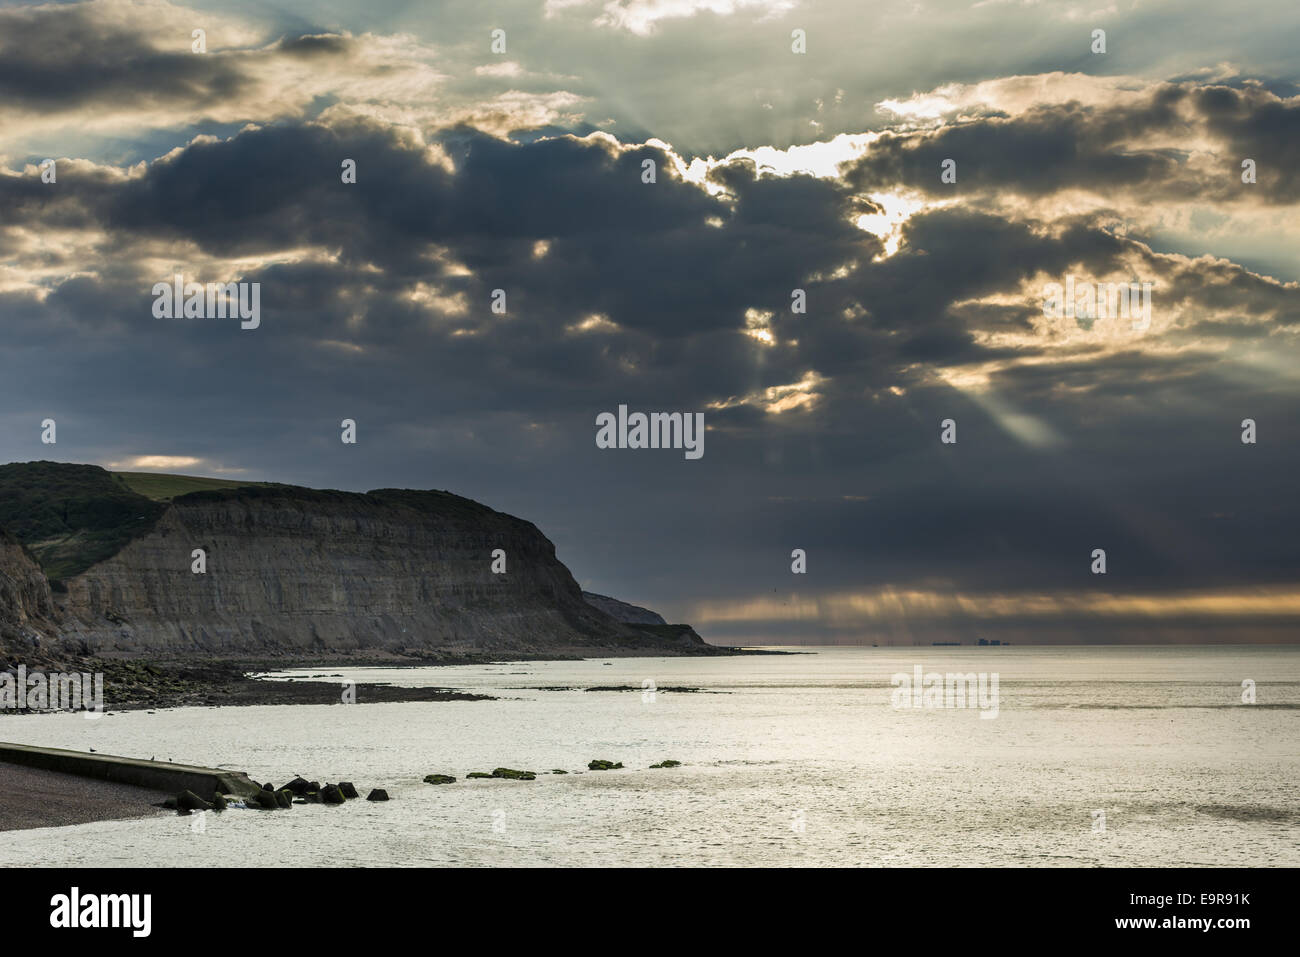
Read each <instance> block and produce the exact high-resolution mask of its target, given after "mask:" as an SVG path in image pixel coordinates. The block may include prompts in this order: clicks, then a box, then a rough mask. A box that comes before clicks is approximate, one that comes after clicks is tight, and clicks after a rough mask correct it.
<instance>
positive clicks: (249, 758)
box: [0, 646, 1300, 867]
mask: <svg viewBox="0 0 1300 957" xmlns="http://www.w3.org/2000/svg"><path fill="white" fill-rule="evenodd" d="M781 650H785V651H788V652H792V653H791V654H784V655H758V656H745V657H724V658H607V659H602V658H596V659H588V660H583V661H552V662H522V663H521V662H507V663H500V664H485V665H473V666H454V667H428V668H400V669H398V668H390V669H386V668H361V667H357V668H352V667H343V668H338V667H326V668H315V669H305V670H301V671H292V672H281V673H277V674H276V675H274V676H273V677H272V678H270V679H268V680H288V679H290V678H295V679H303V678H307V677H311V676H319V675H322V674H328V675H330V677H329V678H328V679H319V678H318V680H331V681H337V682H340V684H342V683H343V682H346V681H355V682H361V683H364V682H388V683H391V684H394V685H406V686H426V685H427V686H436V687H443V688H450V689H458V690H465V691H473V692H478V693H483V694H490V695H492V696H494V698H495V700H491V701H450V702H414V703H395V704H389V703H376V704H367V703H366V700H365V688H364V687H358V689H357V702H356V703H355V704H343V703H340V704H337V705H311V706H304V705H286V706H258V707H232V708H178V709H169V710H159V711H156V712H153V713H149V712H142V711H136V712H110V713H109V714H106V715H104V716H103V717H101V718H99V719H97V720H89V719H87V718H85V717H84V716H83V715H78V714H51V715H34V716H13V715H8V716H4V717H0V740H6V741H12V742H21V743H27V744H41V745H47V746H53V747H61V748H72V749H78V750H85V749H89V748H94V749H95V750H96V751H98V752H100V753H104V754H120V755H128V756H132V757H144V758H149V757H154V758H156V759H158V760H167V759H171V760H174V761H176V762H177V763H189V764H199V765H207V766H215V767H223V768H230V769H235V770H242V771H247V772H248V773H249V775H250V776H251V777H253V778H254V779H255V780H257V781H271V782H273V783H275V784H277V785H280V784H283V783H285V782H287V781H288V780H289V779H291V778H292V777H294V776H295V775H302V776H303V777H305V778H308V779H309V780H319V781H321V782H322V783H324V782H336V781H340V780H346V781H352V782H354V783H355V784H356V786H357V788H358V789H359V790H360V791H361V792H362V794H363V796H364V794H365V793H366V792H367V791H369V790H370V789H372V788H384V789H386V790H387V791H388V793H389V795H390V797H391V800H389V801H387V802H367V801H365V800H354V801H349V802H348V803H347V804H346V805H343V806H337V807H335V806H325V805H299V806H295V807H293V808H292V809H291V810H287V811H274V812H267V811H253V810H240V809H231V810H228V811H226V812H224V813H221V814H216V813H213V812H208V813H205V814H203V815H191V816H190V817H182V816H178V815H176V814H173V813H160V814H158V815H156V816H151V817H146V818H139V819H134V820H126V821H103V822H97V823H92V824H84V825H77V826H72V827H61V828H42V829H36V830H27V831H10V832H6V833H5V834H4V839H3V840H2V841H0V865H5V866H16V867H28V866H33V865H37V866H41V865H50V866H75V867H93V866H118V865H122V866H125V865H130V866H149V865H160V866H186V867H207V866H212V865H217V866H234V867H241V866H272V865H273V866H285V867H310V866H340V865H342V866H400V867H430V866H434V867H436V866H458V867H462V866H468V867H490V866H523V867H533V866H776V867H786V866H795V867H825V866H838V867H845V866H851V867H898V866H921V867H963V866H970V867H984V866H995V867H997V866H1032V867H1043V866H1098V867H1109V866H1130V865H1141V866H1207V867H1208V866H1244V867H1260V866H1296V865H1300V787H1297V785H1300V647H1287V646H1280V647H1279V646H1196V647H1154V646H1153V647H1106V646H1102V647H1029V646H1021V647H972V646H963V647H916V648H911V647H907V648H899V647H882V648H874V647H833V648H788V649H781ZM918 674H920V675H921V676H922V685H923V686H925V685H928V684H929V678H930V676H935V675H937V676H940V679H939V680H940V681H941V682H944V684H943V687H944V688H945V689H946V688H947V686H948V683H947V682H946V676H947V675H948V674H954V675H975V676H977V678H979V677H981V676H982V677H983V679H984V681H985V683H984V685H983V688H984V691H985V695H984V697H983V698H981V697H979V696H978V695H975V694H971V695H967V696H965V697H963V695H962V694H961V693H960V692H961V690H962V689H961V687H959V686H958V685H955V684H954V685H953V686H952V687H953V694H952V696H951V698H949V696H947V695H946V694H943V695H941V694H938V693H934V694H931V695H930V696H928V698H927V697H923V696H922V695H921V694H919V693H915V694H914V693H913V692H912V691H911V690H909V686H910V684H911V683H912V682H913V681H914V679H915V678H916V676H917V675H918ZM905 679H906V680H905ZM995 680H996V685H995V684H994V681H995ZM602 687H603V688H610V687H612V688H616V689H621V690H588V689H592V688H602ZM931 687H932V686H931ZM994 688H996V692H995V694H996V699H994V698H993V696H992V694H993V692H994ZM684 689H695V690H684ZM341 697H342V695H341ZM958 703H964V704H965V705H966V707H958V706H957V705H958ZM950 705H951V706H950ZM110 706H111V702H110ZM596 759H599V760H608V761H612V762H621V763H622V764H623V768H622V769H617V770H608V771H590V770H588V763H589V762H590V761H592V760H596ZM666 759H670V760H673V761H679V762H681V763H680V766H678V767H669V768H651V767H650V765H652V764H656V763H660V762H662V761H664V760H666ZM497 767H507V768H514V769H520V770H530V771H535V772H537V777H536V779H535V780H533V781H514V780H503V779H492V780H466V779H465V775H466V774H467V773H469V772H472V771H480V772H491V771H492V770H493V769H494V768H497ZM554 771H566V772H568V773H567V774H558V773H552V772H554ZM435 773H436V774H450V775H453V776H455V777H456V778H457V779H458V780H457V781H456V782H455V783H454V784H443V785H430V784H425V783H423V780H422V779H423V778H424V776H425V775H427V774H435ZM0 790H3V783H2V782H0Z"/></svg>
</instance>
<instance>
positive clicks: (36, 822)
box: [0, 762, 175, 831]
mask: <svg viewBox="0 0 1300 957" xmlns="http://www.w3.org/2000/svg"><path fill="white" fill-rule="evenodd" d="M166 797H169V795H168V794H166V793H165V792H163V791H153V790H150V789H148V788H138V787H135V786H134V785H131V784H116V783H114V782H112V781H99V780H96V779H95V778H84V777H81V776H79V775H75V774H62V773H60V772H58V771H46V770H42V769H39V768H29V767H24V766H23V765H20V764H10V763H8V762H0V831H19V830H25V829H27V828H33V827H64V826H66V825H69V824H87V823H90V822H91V821H116V820H122V819H123V818H133V817H148V816H149V815H151V814H175V812H174V811H165V810H163V809H162V808H156V807H152V806H151V805H153V804H155V803H157V802H159V801H161V800H163V799H164V798H166Z"/></svg>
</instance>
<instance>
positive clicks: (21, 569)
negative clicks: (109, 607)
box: [0, 529, 57, 667]
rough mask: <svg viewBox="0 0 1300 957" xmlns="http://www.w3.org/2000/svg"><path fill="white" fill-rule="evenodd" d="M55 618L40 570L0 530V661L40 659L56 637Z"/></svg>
mask: <svg viewBox="0 0 1300 957" xmlns="http://www.w3.org/2000/svg"><path fill="white" fill-rule="evenodd" d="M54 616H55V609H54V597H53V595H51V594H50V585H49V582H48V581H47V580H46V578H45V575H44V574H43V573H42V571H41V568H40V566H39V565H38V564H37V563H36V560H35V559H34V558H33V557H32V556H31V555H30V554H28V552H27V550H26V549H25V548H23V546H22V545H21V544H20V543H19V542H18V541H17V540H16V539H15V538H13V536H11V535H10V534H9V533H8V532H6V531H4V530H3V529H0V659H3V660H4V661H5V662H7V661H8V660H9V659H11V658H12V659H14V660H18V659H19V658H22V659H23V660H40V659H43V657H44V652H46V651H48V649H47V648H46V647H45V646H46V645H47V644H48V642H49V641H50V639H51V637H53V636H55V635H57V625H56V624H55V622H54V620H53V619H54ZM0 667H7V664H3V663H0Z"/></svg>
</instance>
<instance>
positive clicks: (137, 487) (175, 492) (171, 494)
mask: <svg viewBox="0 0 1300 957" xmlns="http://www.w3.org/2000/svg"><path fill="white" fill-rule="evenodd" d="M109 474H110V475H112V476H113V477H114V478H115V479H116V480H117V481H118V482H120V483H121V484H122V485H123V486H125V487H126V488H128V489H130V490H131V491H132V492H135V493H136V494H138V495H143V496H144V497H145V498H148V499H153V500H154V501H155V502H169V501H171V500H172V499H174V498H176V497H177V496H180V495H188V494H189V493H190V492H206V491H210V490H212V489H223V488H244V487H246V486H250V485H260V486H266V485H268V484H270V483H267V482H241V481H237V480H235V479H219V478H205V477H203V476H198V475H168V474H165V473H162V472H110V473H109Z"/></svg>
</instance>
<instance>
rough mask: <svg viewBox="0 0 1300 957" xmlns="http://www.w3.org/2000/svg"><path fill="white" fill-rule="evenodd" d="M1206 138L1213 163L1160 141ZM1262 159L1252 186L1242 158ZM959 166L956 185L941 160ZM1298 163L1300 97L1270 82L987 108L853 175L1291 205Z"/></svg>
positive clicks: (881, 180) (906, 137) (899, 145)
mask: <svg viewBox="0 0 1300 957" xmlns="http://www.w3.org/2000/svg"><path fill="white" fill-rule="evenodd" d="M1202 135H1205V136H1208V137H1209V139H1210V140H1211V144H1212V147H1213V148H1214V149H1215V151H1216V152H1215V154H1214V160H1215V163H1214V168H1212V169H1211V170H1209V171H1206V170H1204V169H1202V168H1200V167H1199V166H1197V167H1192V166H1190V165H1189V159H1190V158H1191V157H1192V155H1193V149H1192V148H1191V147H1190V146H1189V148H1187V149H1183V148H1168V147H1152V146H1149V145H1147V144H1148V143H1150V142H1153V141H1154V142H1162V141H1163V140H1165V139H1166V138H1167V137H1171V136H1172V137H1178V138H1181V139H1183V140H1185V141H1187V142H1188V143H1189V144H1194V143H1196V141H1197V138H1198V137H1199V136H1202ZM1245 158H1251V159H1255V160H1256V162H1257V163H1258V164H1259V166H1260V171H1259V182H1258V184H1256V186H1255V187H1252V189H1251V192H1250V193H1248V194H1244V193H1243V191H1242V188H1241V187H1242V183H1241V178H1240V177H1241V160H1242V159H1245ZM948 159H953V160H956V162H957V182H956V183H943V182H942V181H941V179H940V170H941V164H942V163H943V162H944V161H945V160H948ZM1297 162H1300V104H1294V103H1289V102H1285V101H1282V100H1279V99H1278V98H1277V97H1276V96H1275V95H1273V94H1270V93H1268V92H1266V91H1264V90H1262V89H1258V88H1248V89H1232V88H1230V87H1226V86H1212V87H1197V86H1193V85H1190V84H1186V85H1182V86H1175V85H1163V86H1160V87H1158V88H1157V89H1155V90H1153V91H1152V92H1151V93H1150V94H1148V95H1147V96H1146V97H1145V98H1144V99H1143V100H1142V102H1140V103H1138V104H1136V105H1121V104H1111V105H1107V106H1105V107H1097V106H1085V105H1083V104H1080V103H1078V102H1070V103H1063V104H1052V105H1040V106H1035V107H1031V108H1029V109H1027V110H1026V111H1025V112H1024V113H1021V114H1018V115H1016V116H1013V117H1012V116H1004V115H995V114H984V115H979V116H977V117H975V118H970V119H964V120H961V121H959V122H955V123H953V124H950V125H945V126H943V127H941V128H939V129H938V130H934V131H917V132H904V133H893V132H887V133H885V134H883V135H882V136H881V138H880V139H879V140H877V141H876V142H875V143H873V144H872V147H871V149H870V151H869V152H868V153H867V155H866V156H864V157H863V158H862V159H861V160H859V161H858V162H856V163H854V164H853V165H852V166H851V168H850V169H848V170H847V171H846V177H847V179H848V180H849V182H851V183H852V184H854V185H855V186H857V187H858V188H860V189H887V188H891V187H894V186H898V185H905V186H908V187H910V188H912V189H918V190H922V191H924V192H927V193H930V194H932V195H953V194H958V195H960V194H963V193H988V192H997V193H1003V194H1019V195H1022V196H1030V197H1042V196H1050V195H1052V194H1054V193H1057V192H1060V191H1061V190H1065V189H1071V188H1084V189H1090V190H1095V191H1098V192H1101V193H1104V194H1106V195H1108V196H1109V195H1116V194H1119V195H1125V194H1127V195H1128V196H1130V197H1144V198H1146V199H1158V198H1159V199H1173V198H1181V199H1189V198H1193V197H1200V198H1203V199H1208V200H1221V201H1236V202H1240V201H1242V200H1245V199H1249V200H1257V199H1258V200H1262V201H1265V202H1270V203H1293V202H1295V201H1296V200H1297V198H1300V192H1298V191H1297V190H1298V189H1300V187H1297V185H1296V181H1295V177H1294V176H1291V175H1290V172H1289V171H1290V170H1292V169H1294V168H1295V166H1296V163H1297Z"/></svg>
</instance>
